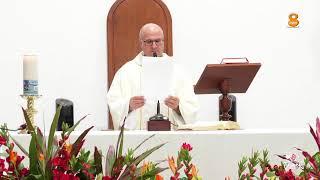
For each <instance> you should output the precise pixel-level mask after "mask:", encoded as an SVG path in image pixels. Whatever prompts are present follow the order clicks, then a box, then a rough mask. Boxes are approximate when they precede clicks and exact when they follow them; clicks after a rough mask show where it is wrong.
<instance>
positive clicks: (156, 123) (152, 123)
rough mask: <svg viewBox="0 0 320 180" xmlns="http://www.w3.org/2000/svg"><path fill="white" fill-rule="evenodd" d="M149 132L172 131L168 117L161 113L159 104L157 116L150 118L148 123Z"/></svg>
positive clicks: (158, 104)
mask: <svg viewBox="0 0 320 180" xmlns="http://www.w3.org/2000/svg"><path fill="white" fill-rule="evenodd" d="M147 128H148V131H170V130H171V124H170V121H169V119H168V117H166V116H164V115H162V114H161V113H160V103H159V101H158V103H157V114H156V115H154V116H152V117H151V118H149V121H148V122H147Z"/></svg>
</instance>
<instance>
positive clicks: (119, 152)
mask: <svg viewBox="0 0 320 180" xmlns="http://www.w3.org/2000/svg"><path fill="white" fill-rule="evenodd" d="M124 124H125V122H123V124H122V126H121V129H120V134H119V136H118V140H117V147H116V158H118V157H119V156H122V148H123V132H124Z"/></svg>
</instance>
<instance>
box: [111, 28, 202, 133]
mask: <svg viewBox="0 0 320 180" xmlns="http://www.w3.org/2000/svg"><path fill="white" fill-rule="evenodd" d="M139 41H140V47H141V50H142V51H141V52H140V53H139V54H138V55H137V56H136V57H135V58H134V59H133V60H131V61H129V62H127V63H126V64H124V65H123V66H122V67H121V68H120V69H119V70H118V72H117V73H116V74H115V76H114V79H113V81H112V84H111V86H110V89H109V91H108V94H107V101H108V106H109V110H110V112H111V116H112V120H113V125H114V127H115V129H119V127H120V126H121V125H122V123H123V120H124V119H125V118H126V124H125V128H126V129H130V130H134V129H146V128H147V125H146V122H147V121H148V120H149V118H150V117H151V116H153V115H155V114H156V103H153V104H148V103H146V100H145V98H144V96H143V95H141V82H140V78H141V70H142V65H141V61H142V58H143V56H157V57H164V58H167V59H170V57H169V56H168V55H167V54H165V53H164V52H163V51H164V42H163V41H164V34H163V30H162V29H161V27H160V26H158V25H157V24H153V23H148V24H145V25H144V26H143V27H142V28H141V29H140V33H139ZM186 77H187V76H186V74H185V73H184V72H183V70H182V69H181V68H180V67H179V66H178V65H177V64H174V71H173V82H174V83H173V85H174V87H173V89H174V93H173V95H171V96H168V97H167V98H166V99H165V100H164V103H161V108H160V109H161V114H163V115H165V116H167V117H169V120H170V121H171V122H172V124H174V125H175V126H173V128H174V129H175V128H177V127H178V126H179V125H181V124H186V123H192V122H193V121H194V120H195V118H196V112H197V110H198V102H197V98H196V97H195V94H194V90H193V86H192V84H191V81H190V78H186Z"/></svg>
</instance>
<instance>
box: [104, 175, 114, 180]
mask: <svg viewBox="0 0 320 180" xmlns="http://www.w3.org/2000/svg"><path fill="white" fill-rule="evenodd" d="M102 180H112V178H111V177H110V176H103V177H102Z"/></svg>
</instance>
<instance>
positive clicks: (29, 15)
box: [0, 0, 320, 129]
mask: <svg viewBox="0 0 320 180" xmlns="http://www.w3.org/2000/svg"><path fill="white" fill-rule="evenodd" d="M164 2H165V3H166V4H167V6H168V8H169V9H170V11H171V15H172V20H173V39H174V44H173V48H174V55H175V57H176V59H177V60H178V61H179V62H180V63H181V64H183V65H184V66H185V68H186V69H188V70H189V71H190V72H191V75H192V77H193V81H194V83H196V81H197V79H198V78H199V76H200V74H201V72H202V70H203V68H204V67H205V65H206V64H210V63H219V61H220V60H221V58H223V57H239V56H241V57H242V56H245V57H248V58H249V60H251V62H260V63H262V67H261V69H260V71H259V72H258V74H257V76H256V78H255V79H254V81H253V83H252V84H251V86H250V88H249V90H248V92H247V93H246V94H236V96H237V98H238V121H239V123H240V125H241V126H242V127H243V128H286V127H289V128H296V127H306V126H307V123H308V122H311V123H312V122H314V119H315V118H316V116H317V115H319V114H320V113H319V112H320V108H319V107H320V106H319V105H318V101H319V100H320V95H319V92H320V85H319V84H320V83H319V80H320V73H319V67H320V63H319V59H320V51H319V49H320V33H319V32H320V16H319V15H318V12H317V7H319V5H320V3H319V2H318V1H316V0H308V1H299V2H298V1H290V0H283V1H276V0H271V1H270V0H269V1H266V0H265V1H255V0H241V1H239V0H227V1H219V0H199V1H191V0H184V1H174V0H164ZM113 3H114V0H112V1H111V0H109V1H108V0H105V1H101V0H80V1H76V0H69V1H63V0H56V1H49V0H29V1H19V0H4V1H1V2H0V23H1V25H0V72H1V73H0V77H1V78H0V83H1V86H0V87H1V93H0V99H1V105H0V107H1V109H2V110H1V111H0V123H3V122H7V123H8V124H9V126H10V127H16V126H17V124H20V123H22V122H23V118H22V113H21V110H20V105H24V101H23V100H22V99H21V97H20V96H19V95H20V94H22V55H23V54H25V53H36V54H38V55H39V61H40V63H39V89H40V90H39V91H40V93H41V94H42V95H43V97H42V98H41V99H40V100H39V103H38V109H39V113H38V117H37V119H38V120H37V121H38V124H39V125H40V126H42V124H43V121H44V122H46V125H47V127H48V124H49V123H50V122H51V118H52V116H53V112H54V100H55V99H56V98H60V97H63V98H68V99H70V100H72V101H74V103H75V119H79V118H80V117H82V116H83V115H85V114H91V115H90V116H89V117H88V118H87V120H86V121H84V122H83V123H82V124H81V125H80V128H85V127H87V126H89V125H91V124H94V125H96V128H97V129H104V128H106V126H107V123H106V122H107V112H106V109H107V105H106V99H105V97H106V91H107V84H106V81H107V77H106V74H107V72H106V68H107V65H106V25H105V22H106V17H107V13H108V10H109V8H110V7H111V5H112V4H113ZM192 11H194V12H195V13H193V14H192V13H191V12H192ZM291 12H297V13H298V14H299V15H300V17H299V20H300V21H301V24H300V26H299V28H288V27H287V21H288V15H289V13H291ZM198 97H199V101H200V104H201V110H200V112H199V116H198V120H217V117H218V112H217V111H218V109H217V97H218V95H201V96H198Z"/></svg>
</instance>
